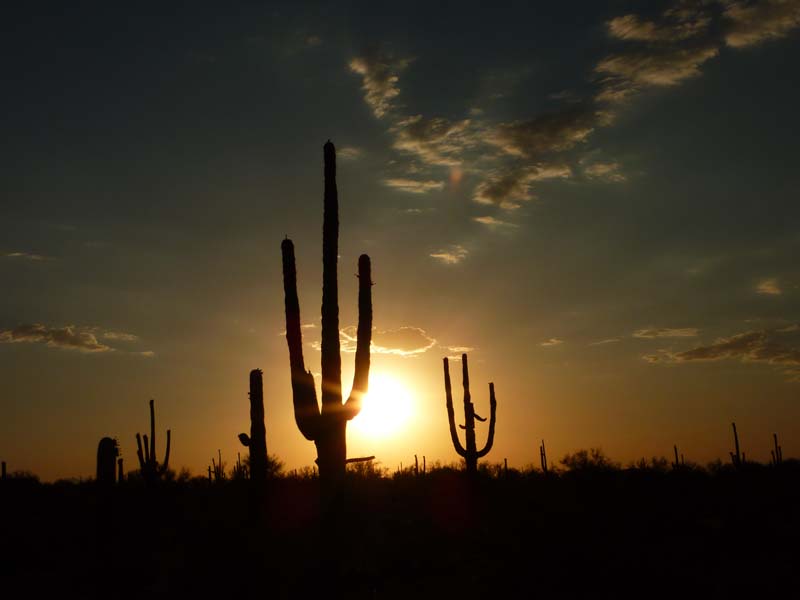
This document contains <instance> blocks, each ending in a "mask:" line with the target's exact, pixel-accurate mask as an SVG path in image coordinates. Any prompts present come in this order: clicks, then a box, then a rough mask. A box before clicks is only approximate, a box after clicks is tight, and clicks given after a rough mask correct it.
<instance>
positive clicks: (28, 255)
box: [3, 252, 50, 261]
mask: <svg viewBox="0 0 800 600" xmlns="http://www.w3.org/2000/svg"><path fill="white" fill-rule="evenodd" d="M3 256H4V257H5V258H18V259H20V260H32V261H43V260H50V257H48V256H45V255H43V254H33V253H32V252H9V253H7V254H3Z"/></svg>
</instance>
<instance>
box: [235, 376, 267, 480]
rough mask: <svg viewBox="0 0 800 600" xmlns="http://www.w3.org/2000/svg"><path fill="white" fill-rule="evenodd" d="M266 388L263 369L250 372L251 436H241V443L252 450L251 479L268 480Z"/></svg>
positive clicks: (243, 434) (244, 434)
mask: <svg viewBox="0 0 800 600" xmlns="http://www.w3.org/2000/svg"><path fill="white" fill-rule="evenodd" d="M263 390H264V386H263V382H262V378H261V369H253V370H252V371H250V435H247V434H246V433H240V434H239V441H240V442H242V445H243V446H247V447H248V448H249V449H250V479H251V481H253V482H254V483H263V482H264V481H266V479H267V432H266V428H265V427H264V391H263Z"/></svg>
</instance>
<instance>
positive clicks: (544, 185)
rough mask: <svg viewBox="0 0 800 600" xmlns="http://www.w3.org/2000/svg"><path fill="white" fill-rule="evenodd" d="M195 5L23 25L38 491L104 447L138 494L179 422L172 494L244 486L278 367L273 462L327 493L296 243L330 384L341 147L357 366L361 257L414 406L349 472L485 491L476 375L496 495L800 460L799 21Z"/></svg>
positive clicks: (17, 170) (784, 14)
mask: <svg viewBox="0 0 800 600" xmlns="http://www.w3.org/2000/svg"><path fill="white" fill-rule="evenodd" d="M164 4H170V5H171V7H172V8H164V7H163V6H161V5H160V3H159V4H155V3H154V4H153V7H154V8H153V9H152V11H148V12H145V11H144V9H142V8H141V7H140V6H139V5H136V6H134V5H130V4H124V5H117V6H116V7H110V6H109V5H108V4H107V3H99V2H97V3H53V4H52V6H50V7H49V8H47V4H43V3H36V4H35V6H31V7H29V8H28V7H22V8H20V7H17V8H12V9H9V8H6V9H5V11H4V18H3V24H2V26H1V27H2V29H3V32H2V36H0V44H1V45H2V52H1V53H0V65H1V66H2V72H3V80H4V85H3V93H2V94H0V106H1V107H2V111H1V112H0V119H2V132H3V135H2V138H0V139H1V141H0V158H1V159H2V164H3V169H2V177H0V222H2V225H3V226H2V233H0V289H1V290H2V294H0V407H1V408H2V418H1V419H0V458H2V459H3V460H5V461H7V462H8V465H9V469H10V470H17V469H23V470H30V471H33V472H35V473H37V474H39V475H40V476H41V477H42V478H43V479H45V480H52V479H55V478H59V477H79V476H83V477H85V476H89V475H92V474H93V472H94V468H95V455H96V450H97V443H98V441H99V440H100V438H101V437H103V436H106V435H108V436H112V437H116V438H117V439H118V440H119V442H120V445H121V448H122V454H123V457H124V458H125V460H126V468H127V469H133V468H136V467H137V465H136V458H135V448H136V446H135V433H136V432H137V431H142V432H145V431H146V428H147V427H148V409H147V401H148V400H149V399H150V398H155V399H156V412H157V428H158V434H159V436H160V437H159V445H160V446H161V447H160V448H159V449H158V454H159V456H161V455H162V454H163V445H161V444H162V442H163V440H164V431H165V430H166V429H167V428H171V429H172V436H173V448H172V457H171V466H173V467H176V468H178V467H181V466H186V467H188V468H190V469H191V470H193V471H194V472H195V473H203V472H205V469H206V465H207V464H209V463H210V459H211V457H212V456H216V452H217V449H221V451H222V454H223V458H224V459H225V460H227V461H228V462H232V461H233V460H235V456H236V452H237V451H241V452H242V454H243V455H244V454H245V453H246V452H245V450H246V449H244V448H242V447H241V446H240V445H239V442H238V440H237V437H236V436H237V434H238V433H239V432H242V431H249V405H248V400H247V390H248V373H249V371H250V369H253V368H261V369H263V371H264V398H265V409H266V427H267V447H268V451H269V452H270V453H271V454H277V455H278V456H279V457H280V458H281V459H282V460H283V461H284V462H285V463H286V466H287V467H288V468H290V469H292V468H300V467H303V466H309V465H311V464H312V463H313V460H314V458H315V456H316V453H315V448H314V445H313V443H311V442H308V441H306V440H305V439H304V438H303V437H302V435H301V434H300V432H299V431H298V430H297V427H296V426H295V423H294V417H293V414H292V401H291V390H290V380H289V358H288V351H287V346H286V340H285V338H284V336H283V332H284V311H283V288H282V280H281V255H280V242H281V240H282V239H283V238H284V237H285V236H287V235H288V236H289V237H290V238H292V239H293V240H294V243H295V247H296V253H297V269H298V285H299V296H300V306H301V315H302V320H303V323H304V324H305V325H306V327H305V328H304V329H303V332H304V341H305V357H306V364H307V365H308V366H309V368H311V369H312V370H313V371H314V372H315V373H317V372H318V371H319V352H318V350H316V349H315V347H316V345H317V344H316V342H317V341H318V340H319V334H320V331H319V317H320V302H321V270H322V268H321V267H322V262H321V252H322V240H321V229H322V190H323V187H322V184H323V181H322V145H323V143H324V142H325V141H326V140H327V139H328V138H330V139H331V140H332V141H333V142H334V143H335V144H336V146H337V150H338V183H339V200H340V221H341V227H340V261H339V288H340V315H341V316H340V319H341V325H342V327H343V328H344V330H343V337H342V339H343V347H344V348H345V349H349V350H353V349H354V344H352V343H348V340H349V337H348V336H350V335H352V334H353V331H354V326H355V324H356V318H357V314H356V294H357V279H356V277H355V272H356V262H357V259H358V255H359V254H360V253H362V252H365V253H367V254H369V255H370V257H371V258H372V268H373V279H374V281H375V286H374V287H373V305H374V325H375V331H374V334H373V343H374V346H373V354H372V374H373V377H375V376H378V377H379V378H383V381H390V382H391V381H392V380H394V381H395V382H398V383H399V384H400V385H402V386H403V387H404V388H405V390H406V391H407V395H408V400H407V404H408V406H407V408H406V409H404V410H405V413H404V414H405V417H406V420H405V421H403V420H402V418H401V417H402V416H403V415H399V416H398V415H393V416H391V419H392V420H395V421H397V422H396V424H395V425H396V426H395V427H389V428H387V429H385V430H384V429H380V428H376V429H375V430H373V431H370V430H368V429H366V428H356V427H351V431H350V434H349V436H348V454H349V456H364V455H367V454H375V455H376V456H377V459H378V460H379V461H380V462H381V465H382V466H385V467H389V468H392V469H394V468H396V467H397V465H398V464H399V463H400V462H403V463H404V464H406V465H407V464H409V463H413V459H414V454H418V455H419V456H420V460H421V457H422V456H423V455H425V456H426V457H427V460H428V461H429V462H431V461H434V460H440V461H442V462H444V463H449V462H454V461H456V460H457V459H458V457H457V455H456V454H455V451H454V450H453V448H452V446H451V443H450V439H449V434H448V426H447V413H446V410H445V403H444V386H443V377H442V358H443V357H445V356H450V357H455V356H458V355H460V353H461V352H463V351H468V352H469V357H470V375H471V381H472V394H473V399H474V401H475V403H476V410H477V412H478V413H479V414H482V415H484V416H486V413H488V383H489V382H490V381H493V382H494V383H495V387H496V392H497V401H498V409H497V433H496V437H495V444H494V449H493V450H492V452H491V453H490V454H489V456H488V458H487V460H489V461H493V462H502V460H503V458H508V461H509V465H510V466H516V467H522V466H524V465H527V464H530V463H536V464H537V466H538V458H539V457H538V444H539V442H540V440H541V439H542V438H544V439H545V440H546V443H547V446H548V450H549V453H550V458H551V459H552V460H553V461H556V460H558V459H559V458H561V457H562V456H563V455H564V454H565V453H567V452H573V451H575V450H577V449H579V448H588V447H591V446H600V447H602V448H603V449H604V450H605V452H606V453H607V454H609V455H610V456H611V457H612V458H614V459H616V460H618V461H621V462H623V463H626V462H628V461H631V460H634V459H637V458H639V457H641V456H648V457H649V456H653V455H669V454H670V453H671V452H672V445H673V444H678V446H679V448H680V450H681V451H682V452H683V453H684V454H685V456H686V458H687V460H694V461H698V462H701V463H705V462H707V461H709V460H712V459H714V458H716V457H720V458H724V459H725V458H727V453H728V450H729V449H730V448H731V445H732V441H731V434H730V423H731V421H734V420H735V421H736V422H737V425H738V428H739V432H740V438H741V442H742V448H743V450H744V451H745V452H746V453H747V456H748V458H750V457H752V458H753V459H757V460H761V461H767V460H768V458H769V449H770V444H771V434H772V432H773V431H775V432H777V433H778V434H779V435H780V436H781V440H782V443H783V449H784V454H785V455H786V456H787V457H789V456H794V457H797V456H798V455H800V271H798V266H797V264H798V263H797V257H798V255H800V206H799V205H798V189H800V169H798V159H800V150H799V146H798V132H800V117H798V107H800V69H798V68H797V65H798V64H800V0H783V1H782V0H760V1H758V2H745V1H743V0H705V1H702V0H701V1H697V2H686V1H680V0H673V1H671V2H641V1H639V2H636V1H628V2H622V1H612V2H606V3H602V2H560V3H555V2H550V3H544V2H541V3H532V2H514V3H504V2H499V3H498V2H495V3H482V4H479V3H471V2H459V3H442V4H440V5H439V6H438V8H436V7H433V6H431V3H411V2H409V3H393V4H384V3H379V2H363V3H360V2H337V3H320V4H314V3H303V4H301V3H294V2H292V3H285V4H284V3H257V2H247V3H241V4H239V5H238V8H236V9H230V10H229V12H227V13H225V14H223V13H221V12H220V6H221V5H219V4H218V3H204V2H191V3H183V4H179V3H174V4H173V3H164ZM155 7H158V8H155ZM352 362H353V354H352V353H346V354H344V372H345V376H344V387H345V391H347V390H348V389H349V386H350V380H351V377H352ZM455 364H456V365H458V363H455ZM453 376H454V380H453V384H454V389H455V392H456V397H455V400H456V414H457V415H462V414H463V413H462V409H461V404H460V401H461V390H460V383H461V375H460V372H459V369H456V370H455V372H454V373H453ZM371 401H373V402H374V401H377V400H374V399H371ZM389 412H390V413H391V410H390V411H389ZM400 412H401V413H402V412H403V411H400ZM461 422H463V417H462V421H461ZM486 429H487V428H486V425H483V424H479V425H478V433H477V439H478V444H479V445H481V444H482V443H483V441H484V440H485V438H486Z"/></svg>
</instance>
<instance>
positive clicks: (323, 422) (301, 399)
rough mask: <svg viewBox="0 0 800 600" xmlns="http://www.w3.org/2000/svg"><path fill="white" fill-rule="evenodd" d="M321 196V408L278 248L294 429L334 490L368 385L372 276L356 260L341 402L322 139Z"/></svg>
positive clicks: (287, 251) (292, 285) (333, 198)
mask: <svg viewBox="0 0 800 600" xmlns="http://www.w3.org/2000/svg"><path fill="white" fill-rule="evenodd" d="M323 157H324V161H325V194H324V215H323V226H322V343H321V353H322V408H321V409H320V406H319V404H318V403H317V391H316V386H315V384H314V376H313V375H312V374H311V372H310V371H306V367H305V362H304V360H303V340H302V333H301V330H300V302H299V300H298V297H297V273H296V268H295V258H294V244H293V243H292V241H291V240H290V239H288V238H287V239H285V240H283V242H282V243H281V253H282V256H283V287H284V293H285V304H286V341H287V343H288V345H289V364H290V368H291V376H292V397H293V401H294V416H295V421H296V422H297V427H298V428H299V429H300V432H301V433H302V434H303V436H304V437H305V438H306V439H307V440H311V441H313V442H314V444H316V447H317V464H318V466H319V473H320V477H321V479H322V480H323V482H325V483H326V487H328V488H330V489H333V488H337V487H338V486H339V483H340V482H341V480H342V478H343V477H344V473H345V465H346V462H347V433H346V431H347V421H349V420H350V419H352V418H353V417H355V416H356V415H357V414H358V413H359V412H360V411H361V399H362V397H363V396H364V395H365V394H366V393H367V388H368V384H369V363H370V357H369V353H370V342H371V340H372V289H371V288H372V275H371V267H370V260H369V256H367V255H366V254H362V255H361V256H360V257H359V259H358V279H359V285H358V330H357V341H356V356H355V372H354V375H353V387H352V391H351V392H350V397H349V398H348V399H347V401H346V402H344V404H343V403H342V359H341V356H340V354H339V288H338V285H339V284H338V276H337V261H338V252H339V197H338V191H337V189H336V149H335V148H334V146H333V144H332V143H331V142H330V140H328V142H327V143H326V144H325V147H324V149H323Z"/></svg>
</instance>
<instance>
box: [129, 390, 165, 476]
mask: <svg viewBox="0 0 800 600" xmlns="http://www.w3.org/2000/svg"><path fill="white" fill-rule="evenodd" d="M154 402H155V401H154V400H150V439H149V440H148V438H147V435H144V436H142V435H140V434H138V433H137V434H136V448H137V450H136V456H137V457H138V459H139V469H140V470H141V473H142V477H143V478H144V480H145V481H146V482H147V483H148V484H150V483H155V482H156V481H158V480H159V479H160V478H161V477H162V476H163V475H164V473H166V472H167V469H168V468H169V450H170V444H171V443H172V432H171V430H169V429H167V450H166V452H165V453H164V462H163V463H162V464H159V463H158V460H156V413H155V407H154ZM142 438H144V445H142ZM148 442H149V445H148ZM143 448H144V451H142V449H143Z"/></svg>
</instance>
